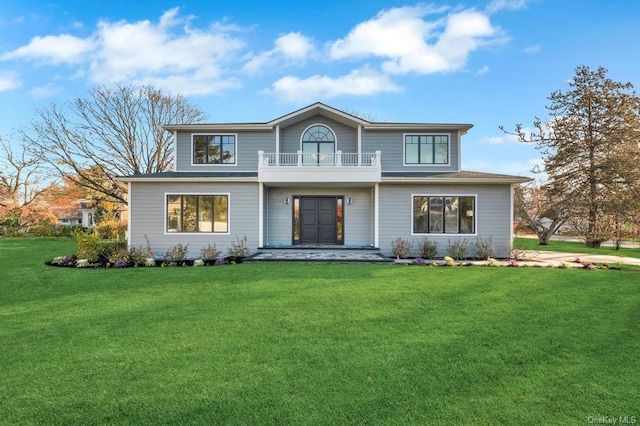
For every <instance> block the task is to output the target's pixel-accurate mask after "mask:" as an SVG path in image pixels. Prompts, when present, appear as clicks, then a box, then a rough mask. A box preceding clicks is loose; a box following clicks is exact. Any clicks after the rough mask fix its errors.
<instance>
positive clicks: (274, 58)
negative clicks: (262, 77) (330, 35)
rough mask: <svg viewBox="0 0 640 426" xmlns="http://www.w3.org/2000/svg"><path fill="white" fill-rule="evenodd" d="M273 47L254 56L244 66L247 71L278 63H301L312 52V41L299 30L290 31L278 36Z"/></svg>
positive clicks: (253, 71)
mask: <svg viewBox="0 0 640 426" xmlns="http://www.w3.org/2000/svg"><path fill="white" fill-rule="evenodd" d="M274 44H275V47H274V48H273V49H271V50H269V51H266V52H262V53H260V54H258V55H256V56H254V57H253V58H252V59H251V60H250V61H249V62H247V63H246V64H245V66H244V70H245V71H246V72H248V73H251V74H252V73H255V72H257V71H259V70H260V69H262V68H264V67H271V66H274V65H276V64H278V63H284V64H285V65H290V64H303V63H304V62H305V60H306V59H307V58H308V57H309V56H310V55H311V54H312V53H313V51H314V49H315V48H314V45H313V42H312V41H311V40H310V39H309V38H307V37H306V36H304V35H303V34H301V33H299V32H291V33H288V34H285V35H282V36H280V37H278V38H277V39H276V41H275V43H274Z"/></svg>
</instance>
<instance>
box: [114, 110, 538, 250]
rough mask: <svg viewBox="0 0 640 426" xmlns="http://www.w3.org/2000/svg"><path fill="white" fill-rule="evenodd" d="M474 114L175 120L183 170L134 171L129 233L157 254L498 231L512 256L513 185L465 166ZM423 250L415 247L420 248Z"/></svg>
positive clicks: (373, 244) (469, 236)
mask: <svg viewBox="0 0 640 426" xmlns="http://www.w3.org/2000/svg"><path fill="white" fill-rule="evenodd" d="M471 127H472V125H471V124H441V123H384V122H370V121H367V120H364V119H362V118H359V117H355V116H353V115H350V114H348V113H345V112H343V111H340V110H337V109H335V108H332V107H330V106H327V105H325V104H322V103H315V104H313V105H309V106H307V107H305V108H302V109H300V110H297V111H294V112H291V113H290V114H287V115H284V116H282V117H278V118H276V119H274V120H271V121H269V122H266V123H255V122H246V123H214V124H180V123H177V124H170V125H166V126H165V127H164V128H165V129H166V130H167V131H170V132H173V134H174V137H175V143H176V158H175V170H174V171H171V172H165V173H154V174H143V175H133V176H124V177H121V178H119V179H120V180H121V181H124V182H127V184H128V199H129V211H128V223H129V231H128V237H129V238H128V241H129V244H131V245H134V246H140V245H146V244H147V241H148V242H149V244H150V245H151V247H152V249H153V250H155V251H156V252H158V253H162V252H164V251H166V250H167V249H168V248H169V247H170V246H173V245H175V244H178V243H181V244H183V245H184V244H189V251H190V252H191V255H196V254H197V253H198V252H199V250H200V248H201V247H204V246H207V245H209V244H213V243H215V244H216V245H217V247H218V248H219V249H221V250H223V251H224V250H226V249H227V248H228V247H229V245H230V244H232V243H233V242H235V241H236V240H237V239H238V238H242V237H243V236H246V237H247V240H248V243H249V246H250V248H251V249H252V250H253V251H256V250H259V249H261V248H270V247H304V248H306V247H332V246H347V247H354V248H357V247H367V248H379V249H380V250H381V251H382V253H383V254H386V255H390V254H391V248H392V242H393V241H394V240H395V239H397V238H399V237H400V238H403V239H407V240H410V241H417V240H420V239H422V238H425V237H426V238H429V239H430V240H433V241H437V242H439V243H440V244H439V249H440V255H445V254H446V249H447V244H448V243H449V242H454V241H456V240H466V241H467V242H469V243H473V242H475V240H476V238H484V239H488V238H491V239H492V241H493V243H494V244H495V247H496V255H497V256H507V255H508V247H509V244H510V242H511V241H512V236H513V198H512V190H513V186H514V185H515V184H520V183H522V182H526V181H529V180H530V179H528V178H525V177H519V176H510V175H502V174H495V173H481V172H472V171H463V170H461V167H460V164H461V160H460V158H461V152H460V151H461V150H460V147H461V138H462V136H463V135H465V134H466V132H467V131H468V130H469V129H471ZM416 254H417V253H416Z"/></svg>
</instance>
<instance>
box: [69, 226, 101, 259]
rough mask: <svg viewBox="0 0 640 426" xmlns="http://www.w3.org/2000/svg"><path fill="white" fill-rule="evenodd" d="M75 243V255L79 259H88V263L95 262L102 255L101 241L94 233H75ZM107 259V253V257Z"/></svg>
mask: <svg viewBox="0 0 640 426" xmlns="http://www.w3.org/2000/svg"><path fill="white" fill-rule="evenodd" d="M75 238H76V242H77V243H78V251H77V255H78V258H80V259H88V260H89V262H92V263H93V262H96V261H97V260H98V259H99V258H100V256H101V255H104V254H105V253H104V250H103V244H102V239H101V238H100V236H99V235H98V234H96V233H94V232H76V234H75ZM106 257H108V253H107V256H106Z"/></svg>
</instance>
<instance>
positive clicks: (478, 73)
mask: <svg viewBox="0 0 640 426" xmlns="http://www.w3.org/2000/svg"><path fill="white" fill-rule="evenodd" d="M489 70H490V69H489V67H488V66H486V65H485V66H483V67H482V68H480V69H479V70H478V71H476V75H483V74H486V73H488V72H489Z"/></svg>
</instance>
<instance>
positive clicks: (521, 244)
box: [513, 238, 640, 421]
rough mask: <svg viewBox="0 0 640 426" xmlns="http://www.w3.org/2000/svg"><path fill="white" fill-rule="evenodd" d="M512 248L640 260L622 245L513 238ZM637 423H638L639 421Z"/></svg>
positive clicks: (638, 253)
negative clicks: (591, 245)
mask: <svg viewBox="0 0 640 426" xmlns="http://www.w3.org/2000/svg"><path fill="white" fill-rule="evenodd" d="M513 246H514V247H515V248H519V249H526V250H539V251H564V252H569V253H589V254H601V255H605V256H623V257H634V258H639V259H640V249H638V248H625V247H624V244H623V247H622V248H621V249H620V250H616V249H615V248H613V247H607V246H602V247H600V248H591V247H587V246H585V245H584V243H579V242H571V241H556V240H552V241H551V242H550V243H549V245H547V246H542V245H540V244H538V239H537V238H514V241H513ZM638 421H640V419H639V420H638Z"/></svg>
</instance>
